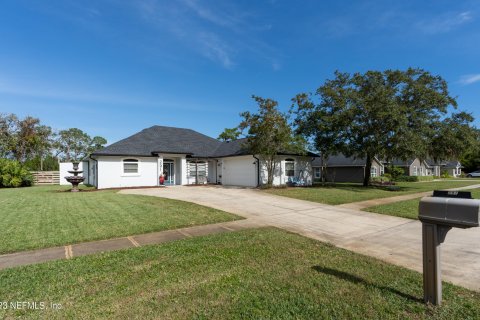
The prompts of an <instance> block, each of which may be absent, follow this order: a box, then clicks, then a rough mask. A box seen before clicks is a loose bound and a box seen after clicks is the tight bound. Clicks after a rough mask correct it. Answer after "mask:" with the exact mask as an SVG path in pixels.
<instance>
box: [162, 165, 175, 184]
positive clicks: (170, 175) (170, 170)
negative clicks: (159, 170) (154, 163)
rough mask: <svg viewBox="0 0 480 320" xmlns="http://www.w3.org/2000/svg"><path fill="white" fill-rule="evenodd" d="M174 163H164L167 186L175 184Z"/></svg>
mask: <svg viewBox="0 0 480 320" xmlns="http://www.w3.org/2000/svg"><path fill="white" fill-rule="evenodd" d="M174 172H175V171H174V167H173V162H164V163H163V174H164V177H165V184H169V185H171V184H175V174H174Z"/></svg>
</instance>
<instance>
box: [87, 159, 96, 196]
mask: <svg viewBox="0 0 480 320" xmlns="http://www.w3.org/2000/svg"><path fill="white" fill-rule="evenodd" d="M88 158H89V159H92V160H93V161H95V181H94V182H93V183H94V184H95V188H97V189H98V160H97V159H94V158H92V155H89V156H88ZM89 167H90V165H89ZM89 169H90V168H89ZM88 174H90V172H89V173H88Z"/></svg>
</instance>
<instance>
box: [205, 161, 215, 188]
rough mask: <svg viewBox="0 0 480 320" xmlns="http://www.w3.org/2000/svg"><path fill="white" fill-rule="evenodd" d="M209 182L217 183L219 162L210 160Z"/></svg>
mask: <svg viewBox="0 0 480 320" xmlns="http://www.w3.org/2000/svg"><path fill="white" fill-rule="evenodd" d="M207 170H208V175H207V177H208V183H217V162H216V161H215V160H213V161H208V168H207Z"/></svg>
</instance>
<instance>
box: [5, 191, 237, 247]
mask: <svg viewBox="0 0 480 320" xmlns="http://www.w3.org/2000/svg"><path fill="white" fill-rule="evenodd" d="M66 190H67V188H64V187H59V186H49V187H30V188H18V189H0V230H1V232H0V253H7V252H14V251H21V250H27V249H34V248H43V247H51V246H57V245H65V244H70V243H76V242H82V241H89V240H98V239H108V238H113V237H120V236H127V235H132V234H140V233H147V232H153V231H160V230H167V229H176V228H180V227H188V226H193V225H200V224H209V223H216V222H221V221H231V220H235V219H239V217H237V216H235V215H232V214H229V213H226V212H223V211H220V210H216V209H212V208H207V207H203V206H199V205H196V204H192V203H188V202H183V201H176V200H169V199H162V198H157V197H147V196H138V195H123V194H117V193H116V191H112V190H109V191H93V192H79V193H72V192H65V191H66Z"/></svg>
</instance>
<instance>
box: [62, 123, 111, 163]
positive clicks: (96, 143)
mask: <svg viewBox="0 0 480 320" xmlns="http://www.w3.org/2000/svg"><path fill="white" fill-rule="evenodd" d="M106 143H107V140H106V139H105V138H102V137H98V136H96V137H94V138H93V139H92V138H90V136H89V135H88V134H86V133H85V132H83V131H82V130H80V129H78V128H70V129H68V130H61V131H60V132H59V133H58V136H57V139H56V141H55V143H54V146H55V148H56V149H57V151H58V154H59V156H60V157H61V159H63V160H65V161H80V160H82V159H84V158H85V157H87V156H88V155H89V154H90V153H92V152H93V151H95V150H98V149H101V148H102V147H103V145H105V144H106Z"/></svg>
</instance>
